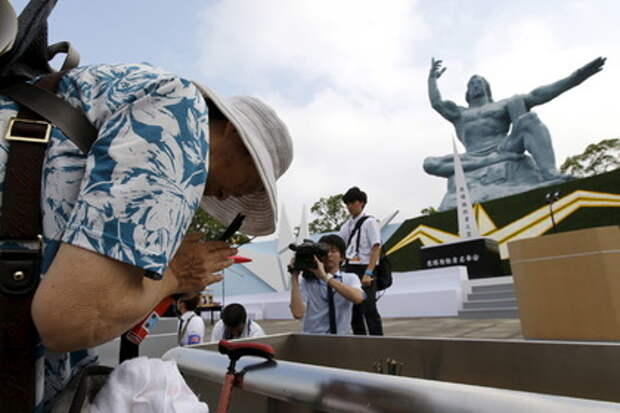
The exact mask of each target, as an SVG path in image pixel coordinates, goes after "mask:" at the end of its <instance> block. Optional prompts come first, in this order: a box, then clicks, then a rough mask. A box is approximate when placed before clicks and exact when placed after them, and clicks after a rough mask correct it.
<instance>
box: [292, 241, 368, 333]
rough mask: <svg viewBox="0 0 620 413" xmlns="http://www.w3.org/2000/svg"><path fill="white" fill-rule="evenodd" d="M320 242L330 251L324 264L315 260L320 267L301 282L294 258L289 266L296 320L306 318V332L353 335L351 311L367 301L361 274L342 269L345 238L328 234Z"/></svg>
mask: <svg viewBox="0 0 620 413" xmlns="http://www.w3.org/2000/svg"><path fill="white" fill-rule="evenodd" d="M319 243H324V244H325V245H326V247H327V248H328V252H327V255H326V257H325V258H324V259H323V260H322V261H321V260H319V259H318V258H317V257H316V256H315V257H314V260H315V263H316V268H314V269H311V270H307V271H304V275H303V276H302V277H301V279H300V277H299V273H300V272H299V271H298V270H296V269H295V268H294V266H293V263H294V260H295V259H294V258H293V261H291V265H289V272H290V273H291V304H290V307H291V313H292V314H293V317H295V318H296V319H301V318H303V320H304V321H303V332H304V333H312V334H350V332H351V309H352V307H353V304H354V303H357V304H359V303H361V302H362V301H364V292H363V291H362V288H361V285H360V281H359V278H358V277H357V275H355V274H351V273H346V272H343V271H341V270H340V267H341V265H342V263H343V262H344V252H345V243H344V241H343V240H342V238H340V237H339V236H338V235H335V234H332V235H326V236H324V237H322V238H321V239H320V240H319ZM330 301H333V304H331V303H330ZM330 307H332V308H333V310H331V311H330Z"/></svg>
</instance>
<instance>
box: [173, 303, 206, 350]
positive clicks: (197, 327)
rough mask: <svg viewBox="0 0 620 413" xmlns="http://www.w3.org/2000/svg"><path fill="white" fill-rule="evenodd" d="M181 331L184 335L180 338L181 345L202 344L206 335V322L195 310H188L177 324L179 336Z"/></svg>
mask: <svg viewBox="0 0 620 413" xmlns="http://www.w3.org/2000/svg"><path fill="white" fill-rule="evenodd" d="M186 326H187V327H186ZM181 333H183V335H182V336H181V338H180V339H179V345H180V346H187V345H190V344H200V343H202V341H203V339H204V336H205V323H204V321H202V318H201V317H200V316H198V315H196V313H195V312H193V311H186V312H184V313H183V315H182V316H181V317H180V319H179V323H178V324H177V336H178V335H179V334H181Z"/></svg>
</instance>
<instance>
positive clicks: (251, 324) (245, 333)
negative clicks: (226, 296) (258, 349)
mask: <svg viewBox="0 0 620 413" xmlns="http://www.w3.org/2000/svg"><path fill="white" fill-rule="evenodd" d="M264 335H265V331H264V330H263V328H262V327H261V326H260V325H258V323H257V322H256V321H252V320H249V319H248V316H247V313H246V311H245V307H243V306H242V305H241V304H237V303H233V304H228V305H227V306H226V307H224V310H222V319H221V320H220V321H218V322H217V323H215V326H214V327H213V331H212V332H211V341H220V340H234V339H236V338H246V337H262V336H264Z"/></svg>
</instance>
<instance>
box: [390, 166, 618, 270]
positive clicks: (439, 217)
mask: <svg viewBox="0 0 620 413" xmlns="http://www.w3.org/2000/svg"><path fill="white" fill-rule="evenodd" d="M579 189H581V190H589V191H597V192H605V193H612V194H620V169H617V170H615V171H612V172H608V173H605V174H601V175H597V176H593V177H590V178H583V179H576V180H573V181H569V182H565V183H562V184H558V185H550V186H546V187H543V188H537V189H533V190H531V191H528V192H524V193H521V194H517V195H512V196H508V197H505V198H500V199H494V200H492V201H487V202H483V203H482V206H483V208H484V210H485V211H486V212H487V214H488V215H489V217H490V218H491V219H492V220H493V222H495V225H496V226H497V227H498V228H501V227H504V226H506V225H508V224H510V223H511V222H513V221H516V220H518V219H520V218H522V217H523V216H525V215H527V214H528V213H530V212H532V211H534V210H536V209H538V208H540V207H542V206H545V205H547V202H546V200H545V196H546V194H547V193H549V192H552V191H558V192H559V193H560V196H564V195H566V194H569V193H572V192H574V191H576V190H579ZM422 224H423V225H427V226H429V227H433V228H437V229H440V230H443V231H447V232H450V233H453V234H456V233H458V223H457V216H456V210H455V209H453V210H450V211H445V212H439V213H437V214H433V215H424V216H420V217H416V218H412V219H409V220H406V221H404V222H403V223H402V225H401V226H400V227H399V228H398V229H397V230H396V231H395V232H394V234H393V235H392V236H391V237H390V239H389V240H388V241H387V242H386V243H385V247H386V251H387V250H389V249H390V248H392V247H393V246H394V245H396V244H397V243H398V242H399V241H400V240H401V239H403V238H404V237H406V236H407V235H409V233H410V232H411V231H412V230H413V229H415V228H416V227H417V226H418V225H422ZM619 224H620V208H618V207H610V208H604V207H596V208H580V209H579V210H577V211H576V212H575V213H573V214H572V215H571V216H569V217H568V218H566V219H565V220H563V221H562V222H560V223H559V224H558V225H557V227H556V230H557V232H565V231H574V230H577V229H582V228H592V227H599V226H605V225H619ZM551 231H553V230H551ZM421 246H422V243H421V242H420V241H419V240H416V241H414V242H412V243H410V244H408V245H407V246H405V247H403V248H401V249H399V250H398V251H395V252H394V253H392V254H390V261H391V262H392V266H393V269H394V271H413V270H417V269H420V268H421V264H420V247H421ZM504 261H505V262H504V263H503V264H504V265H503V267H504V271H505V273H506V274H509V273H510V265H509V263H508V260H504Z"/></svg>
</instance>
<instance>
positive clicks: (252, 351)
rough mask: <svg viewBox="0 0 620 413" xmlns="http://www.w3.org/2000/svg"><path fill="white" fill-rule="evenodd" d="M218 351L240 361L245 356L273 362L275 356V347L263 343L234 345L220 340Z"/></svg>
mask: <svg viewBox="0 0 620 413" xmlns="http://www.w3.org/2000/svg"><path fill="white" fill-rule="evenodd" d="M218 349H219V351H220V353H222V354H226V355H228V357H229V358H230V359H231V360H239V359H240V358H241V357H243V356H254V357H262V358H265V359H268V360H271V359H272V358H273V357H274V356H275V351H274V350H273V347H271V346H270V345H268V344H262V343H252V342H240V343H233V342H230V341H227V340H220V342H219V344H218Z"/></svg>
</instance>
